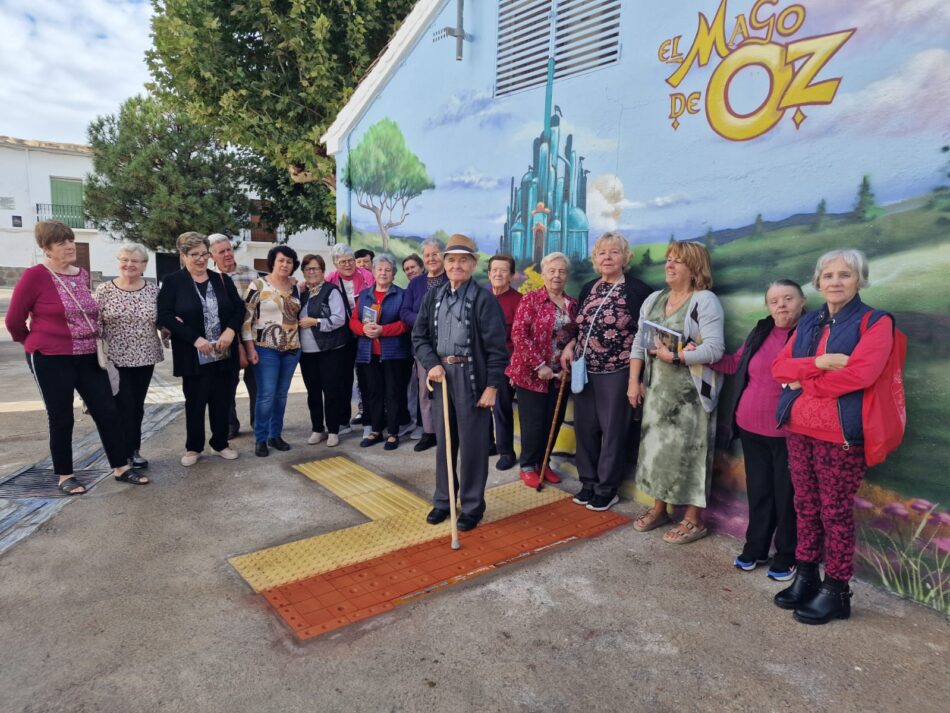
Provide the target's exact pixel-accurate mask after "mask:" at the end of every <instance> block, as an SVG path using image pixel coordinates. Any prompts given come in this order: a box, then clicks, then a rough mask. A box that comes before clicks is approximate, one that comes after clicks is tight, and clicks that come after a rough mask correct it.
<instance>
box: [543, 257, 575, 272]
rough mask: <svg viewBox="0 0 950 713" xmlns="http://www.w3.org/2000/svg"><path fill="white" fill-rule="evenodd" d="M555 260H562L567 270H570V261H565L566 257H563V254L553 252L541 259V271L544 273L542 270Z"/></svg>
mask: <svg viewBox="0 0 950 713" xmlns="http://www.w3.org/2000/svg"><path fill="white" fill-rule="evenodd" d="M555 260H563V261H564V263H565V264H566V265H567V269H568V270H570V269H571V261H570V260H568V259H567V255H565V254H564V253H559V252H553V253H548V254H547V255H545V256H544V257H543V258H541V271H542V272H544V268H546V267H547V266H548V265H549V264H551V263H552V262H554V261H555Z"/></svg>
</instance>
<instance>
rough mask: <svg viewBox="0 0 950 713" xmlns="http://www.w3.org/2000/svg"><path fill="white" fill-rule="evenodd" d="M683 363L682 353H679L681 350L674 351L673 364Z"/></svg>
mask: <svg viewBox="0 0 950 713" xmlns="http://www.w3.org/2000/svg"><path fill="white" fill-rule="evenodd" d="M681 363H682V362H681V361H680V353H679V352H673V365H674V366H679V365H680V364H681Z"/></svg>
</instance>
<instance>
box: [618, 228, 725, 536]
mask: <svg viewBox="0 0 950 713" xmlns="http://www.w3.org/2000/svg"><path fill="white" fill-rule="evenodd" d="M666 284H667V288H666V289H664V290H659V291H658V292H654V293H653V294H652V295H650V296H649V297H647V299H646V300H644V302H643V306H642V307H641V309H640V319H639V324H638V328H637V336H636V338H635V339H634V343H633V346H632V348H631V350H630V380H629V383H628V386H627V398H628V399H629V400H630V405H631V406H633V407H634V408H636V407H637V406H639V405H641V404H642V405H643V424H642V430H641V435H640V457H639V460H638V463H637V486H638V487H639V488H640V490H641V491H643V492H644V493H646V494H647V495H649V496H651V497H652V498H654V500H655V504H654V506H653V509H651V510H650V511H648V512H647V513H645V514H644V515H642V516H641V517H639V518H637V520H636V521H635V522H634V525H633V526H634V529H636V530H637V531H638V532H647V531H648V530H653V529H655V528H657V527H660V526H661V525H663V524H665V523H667V522H669V519H670V518H669V514H668V512H667V505H685V506H686V511H685V513H684V515H683V519H682V520H681V521H680V522H679V524H677V525H676V526H675V527H673V528H672V529H670V530H669V531H668V532H667V533H666V534H665V535H664V536H663V539H664V540H665V541H666V542H669V543H672V544H686V543H688V542H693V541H695V540H698V539H700V538H702V537H705V536H706V535H707V534H708V530H707V529H706V527H705V525H703V510H704V509H705V508H706V499H707V498H708V496H709V483H710V477H711V475H712V462H713V444H714V434H715V430H716V402H717V401H718V398H719V389H720V384H721V379H722V378H721V375H719V374H717V373H716V372H715V371H713V370H712V369H710V368H709V364H711V363H713V362H714V361H717V360H718V359H719V358H720V357H721V356H722V355H723V352H724V351H725V343H724V340H723V336H722V322H723V316H722V306H721V305H720V304H719V300H718V299H717V298H716V296H715V295H714V294H713V293H712V292H710V288H711V287H712V269H711V266H710V262H709V253H708V252H707V251H706V248H705V247H703V246H702V245H701V244H699V243H692V242H681V243H672V244H671V245H670V246H669V247H668V248H667V251H666ZM687 346H689V348H687ZM641 374H642V375H643V379H642V380H641Z"/></svg>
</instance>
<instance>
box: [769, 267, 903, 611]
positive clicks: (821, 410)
mask: <svg viewBox="0 0 950 713" xmlns="http://www.w3.org/2000/svg"><path fill="white" fill-rule="evenodd" d="M813 283H814V285H815V288H816V289H817V290H818V291H819V292H821V294H822V296H823V297H824V298H825V304H823V305H822V306H821V308H820V309H818V310H817V311H815V312H812V313H809V314H806V315H805V316H804V317H802V319H801V321H800V322H799V324H798V329H797V330H796V332H795V334H794V335H793V337H792V338H791V339H790V340H789V341H788V343H787V344H786V345H785V348H784V349H783V350H782V352H781V353H780V354H779V355H778V357H776V359H775V362H774V363H773V364H772V376H773V377H775V379H776V380H777V381H778V382H780V383H781V384H782V385H783V390H782V395H781V397H780V398H779V405H778V414H777V419H778V426H779V427H782V426H784V427H785V429H786V430H787V431H788V432H789V435H788V437H787V439H786V440H787V442H788V457H789V467H790V469H791V473H792V485H793V486H794V489H795V514H796V516H797V519H798V528H797V529H798V545H797V547H796V549H795V558H796V560H797V570H796V574H795V581H794V582H793V583H792V585H791V586H790V587H788V588H787V589H784V590H782V591H781V592H779V593H778V594H776V595H775V604H776V605H777V606H779V607H781V608H782V609H794V610H795V614H794V616H795V619H796V620H797V621H800V622H802V623H803V624H825V623H827V622H828V621H830V620H831V619H835V618H837V619H847V618H848V617H849V616H850V615H851V590H850V589H849V587H848V581H849V580H850V579H851V576H852V575H853V574H854V495H855V493H857V490H858V486H860V484H861V481H862V479H863V478H864V473H865V471H866V469H867V466H866V465H865V461H864V434H863V429H862V423H861V411H862V402H863V396H864V390H865V389H867V388H868V387H869V386H872V385H873V384H874V382H875V381H876V380H877V378H878V376H880V374H881V372H882V371H883V370H884V366H885V364H886V363H887V359H888V356H889V355H890V352H891V347H892V345H893V341H894V339H893V332H894V322H893V319H892V318H891V316H890V315H888V314H886V313H883V312H878V311H876V310H872V309H871V308H870V307H868V306H867V305H865V304H864V303H863V302H862V301H861V297H860V296H859V295H858V290H859V289H860V288H861V287H865V286H866V285H867V284H868V264H867V258H865V256H864V253H862V252H861V251H859V250H832V251H831V252H828V253H825V254H824V255H822V256H821V258H819V260H818V264H817V266H816V268H815V275H814V278H813ZM869 313H870V314H869ZM822 552H824V559H825V579H824V582H820V581H819V579H818V562H819V559H820V558H821V556H822Z"/></svg>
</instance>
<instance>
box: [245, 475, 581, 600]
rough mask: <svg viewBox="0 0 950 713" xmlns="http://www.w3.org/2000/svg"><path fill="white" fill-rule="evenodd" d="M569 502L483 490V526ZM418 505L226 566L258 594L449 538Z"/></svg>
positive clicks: (517, 485) (515, 490) (515, 487)
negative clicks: (430, 522) (435, 540)
mask: <svg viewBox="0 0 950 713" xmlns="http://www.w3.org/2000/svg"><path fill="white" fill-rule="evenodd" d="M343 460H346V459H343ZM308 477H309V476H308ZM393 487H396V486H393ZM568 497H569V496H568V494H567V493H565V492H563V491H561V490H558V489H557V488H545V489H544V490H542V491H541V492H540V493H538V492H536V491H535V490H533V489H531V488H526V487H525V486H524V484H523V483H522V482H521V481H520V480H518V481H515V482H513V483H506V484H505V485H499V486H496V487H494V488H490V489H488V490H486V491H485V502H486V506H487V507H486V510H485V519H484V520H483V523H490V522H495V521H498V520H502V519H504V518H507V517H510V516H512V515H516V514H518V513H521V512H524V511H525V510H530V509H532V508H536V507H538V506H539V505H547V504H549V503H553V502H557V501H560V500H564V499H566V498H568ZM420 502H421V503H422V505H421V507H417V508H415V509H413V510H409V511H406V512H403V513H401V514H399V515H393V516H391V517H385V518H382V519H380V520H376V521H374V522H367V523H364V524H361V525H355V526H353V527H348V528H345V529H342V530H336V531H334V532H329V533H327V534H325V535H317V536H315V537H308V538H306V539H303V540H297V541H296V542H289V543H287V544H284V545H278V546H276V547H269V548H267V549H264V550H259V551H257V552H251V553H249V554H245V555H239V556H237V557H232V558H231V559H230V560H229V562H230V563H231V565H232V566H233V567H234V568H235V569H236V570H237V571H238V573H239V574H240V575H241V576H242V577H243V578H244V579H245V580H246V581H247V583H248V584H249V585H250V586H251V587H252V588H253V589H254V591H256V592H260V591H262V590H264V589H272V588H274V587H279V586H281V585H285V584H289V583H292V582H296V581H299V580H302V579H306V578H307V577H312V576H314V575H318V574H322V573H324V572H329V571H332V570H335V569H339V568H340V567H346V566H348V565H352V564H355V563H358V562H363V561H365V560H368V559H372V558H374V557H379V556H381V555H384V554H386V553H389V552H392V551H393V550H396V549H400V548H403V547H407V546H409V545H415V544H419V543H424V542H430V541H432V540H434V539H437V538H439V537H445V536H446V535H448V534H449V532H450V525H449V523H448V522H444V523H442V524H441V525H429V524H427V523H426V521H425V516H426V514H427V513H428V511H429V508H430V505H429V504H428V503H425V502H423V501H421V500H420ZM354 507H355V505H354Z"/></svg>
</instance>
